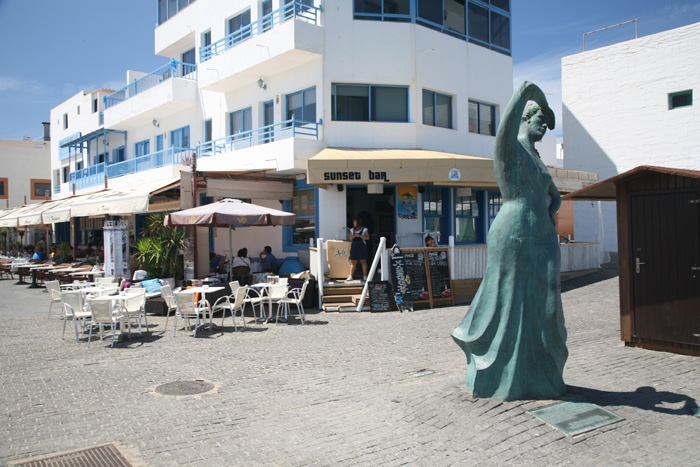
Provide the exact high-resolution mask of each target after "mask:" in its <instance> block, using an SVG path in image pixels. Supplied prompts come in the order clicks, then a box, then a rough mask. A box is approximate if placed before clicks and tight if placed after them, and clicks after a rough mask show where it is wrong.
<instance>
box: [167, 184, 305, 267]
mask: <svg viewBox="0 0 700 467" xmlns="http://www.w3.org/2000/svg"><path fill="white" fill-rule="evenodd" d="M295 219H296V216H295V215H294V214H292V213H289V212H284V211H279V210H277V209H271V208H266V207H264V206H258V205H257V204H250V203H244V202H243V201H241V200H239V199H231V198H226V199H222V200H221V201H217V202H216V203H210V204H205V205H204V206H197V207H196V208H190V209H184V210H182V211H177V212H172V213H170V215H168V216H166V217H165V221H164V224H165V225H166V226H173V227H193V226H198V227H228V228H229V230H228V248H229V252H231V261H233V249H232V248H233V246H232V243H231V230H233V229H235V228H236V227H241V226H266V225H272V226H275V225H294V220H295ZM231 269H232V268H231V267H229V280H230V279H231Z"/></svg>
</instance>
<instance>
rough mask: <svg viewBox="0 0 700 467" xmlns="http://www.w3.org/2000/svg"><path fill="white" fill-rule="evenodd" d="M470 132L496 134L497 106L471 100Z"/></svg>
mask: <svg viewBox="0 0 700 467" xmlns="http://www.w3.org/2000/svg"><path fill="white" fill-rule="evenodd" d="M469 132H470V133H478V134H480V135H489V136H495V134H496V106H495V105H491V104H484V103H483V102H478V101H473V100H470V101H469Z"/></svg>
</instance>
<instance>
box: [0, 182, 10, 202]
mask: <svg viewBox="0 0 700 467" xmlns="http://www.w3.org/2000/svg"><path fill="white" fill-rule="evenodd" d="M7 191H8V187H7V179H6V178H0V199H7V198H8V196H7Z"/></svg>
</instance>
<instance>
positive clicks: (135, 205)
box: [70, 177, 180, 217]
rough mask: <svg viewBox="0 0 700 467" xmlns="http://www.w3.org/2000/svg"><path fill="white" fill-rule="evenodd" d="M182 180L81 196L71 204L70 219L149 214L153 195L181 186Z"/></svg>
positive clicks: (177, 178)
mask: <svg viewBox="0 0 700 467" xmlns="http://www.w3.org/2000/svg"><path fill="white" fill-rule="evenodd" d="M179 183H180V178H179V177H175V178H170V179H167V180H162V181H160V182H153V183H142V184H140V185H137V186H130V187H124V188H109V189H106V190H102V191H98V192H96V193H90V194H87V195H83V196H81V199H80V200H79V201H76V202H74V203H72V204H71V207H70V217H88V216H103V215H113V216H116V215H126V214H136V213H141V212H148V205H149V201H150V197H151V195H152V194H155V193H158V192H161V191H163V190H166V189H169V188H173V187H175V186H179Z"/></svg>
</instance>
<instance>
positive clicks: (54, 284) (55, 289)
mask: <svg viewBox="0 0 700 467" xmlns="http://www.w3.org/2000/svg"><path fill="white" fill-rule="evenodd" d="M45 285H46V290H47V291H48V292H49V300H51V302H50V304H49V315H48V316H47V317H46V318H47V319H49V318H50V317H51V308H52V307H53V304H54V303H61V284H60V282H58V281H46V282H45Z"/></svg>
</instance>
